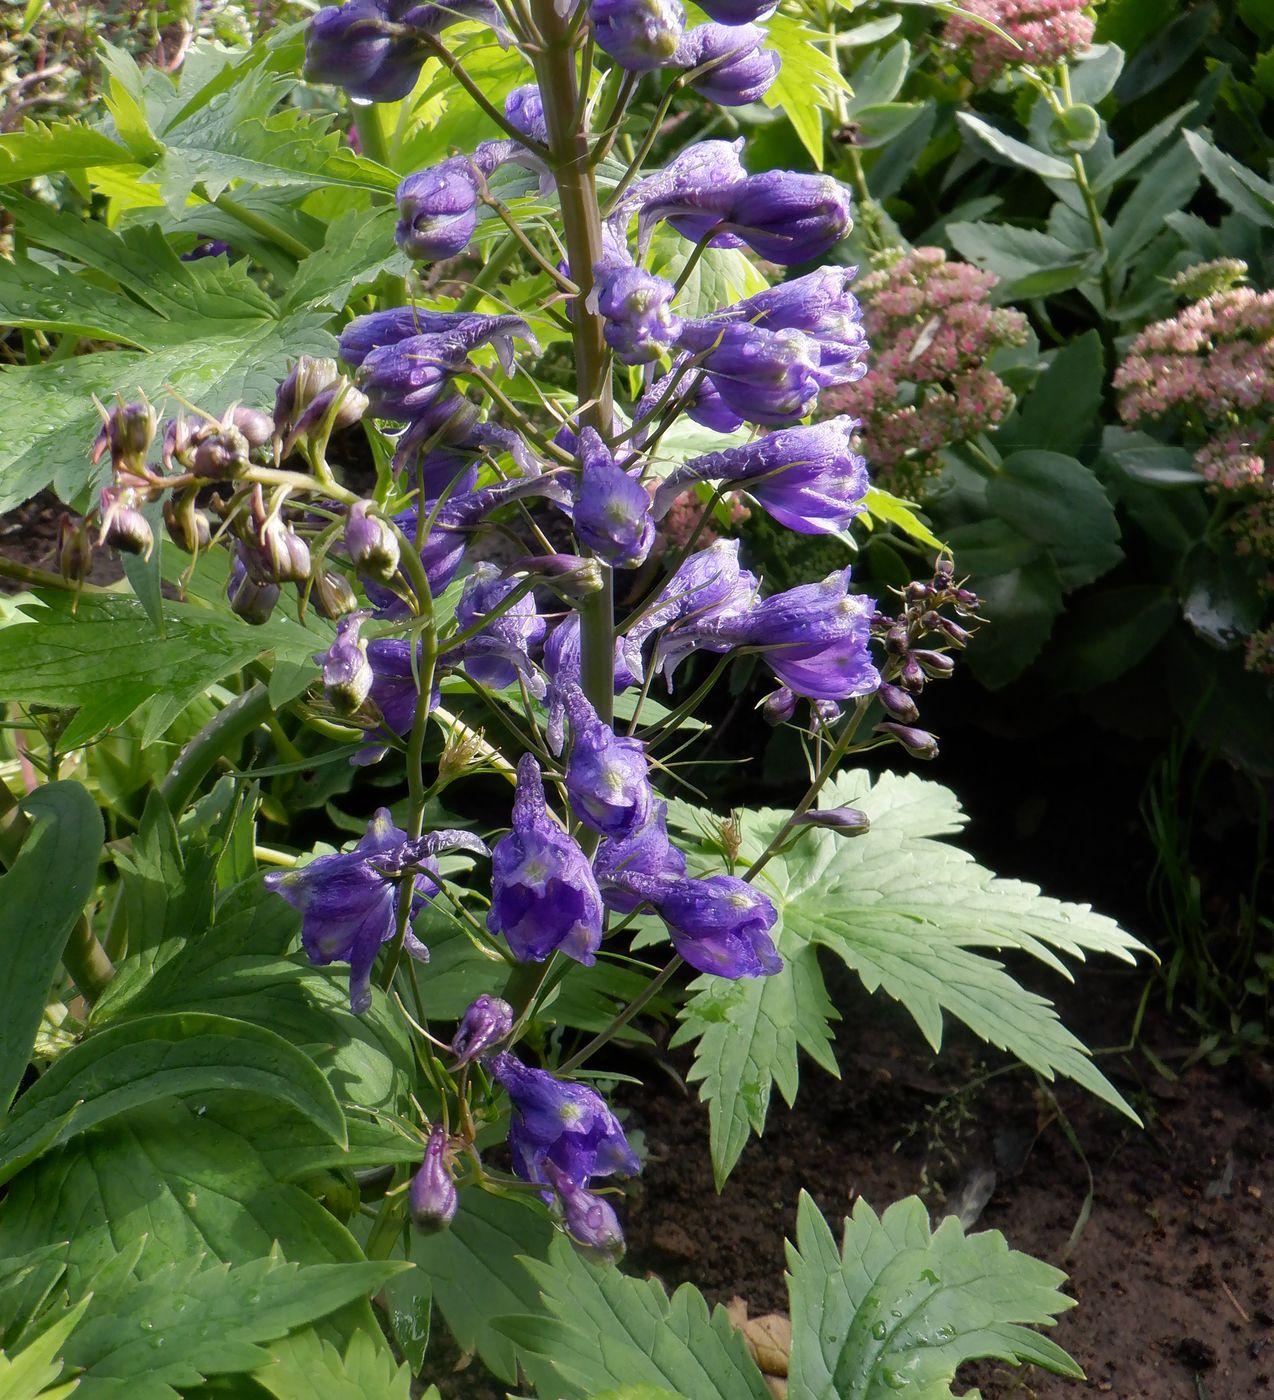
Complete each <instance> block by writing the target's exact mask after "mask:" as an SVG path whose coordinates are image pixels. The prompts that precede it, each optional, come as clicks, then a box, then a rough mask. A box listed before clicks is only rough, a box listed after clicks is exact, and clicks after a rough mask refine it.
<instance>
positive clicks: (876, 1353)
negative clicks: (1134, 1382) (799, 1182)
mask: <svg viewBox="0 0 1274 1400" xmlns="http://www.w3.org/2000/svg"><path fill="white" fill-rule="evenodd" d="M787 1259H788V1270H789V1272H788V1288H789V1291H790V1294H791V1314H792V1355H791V1362H790V1368H789V1373H788V1384H789V1386H790V1388H791V1393H792V1394H793V1395H799V1396H801V1397H802V1400H883V1397H885V1396H888V1395H891V1394H893V1393H894V1392H897V1391H902V1390H906V1391H908V1392H914V1393H915V1394H916V1395H917V1396H924V1397H925V1400H953V1397H954V1392H953V1391H952V1390H951V1383H952V1382H953V1381H954V1379H955V1373H956V1368H957V1367H958V1366H960V1365H962V1364H963V1363H964V1362H966V1361H972V1360H976V1359H978V1358H982V1357H994V1358H995V1359H996V1360H1000V1361H1009V1362H1014V1363H1018V1364H1020V1363H1022V1362H1032V1363H1033V1364H1035V1365H1037V1366H1042V1367H1044V1368H1045V1369H1046V1370H1049V1371H1053V1372H1055V1373H1056V1374H1058V1375H1062V1376H1069V1377H1071V1378H1074V1379H1082V1378H1083V1372H1082V1371H1081V1370H1080V1369H1079V1367H1078V1366H1076V1365H1075V1363H1074V1362H1073V1361H1072V1360H1071V1359H1070V1357H1068V1356H1067V1355H1066V1353H1065V1352H1064V1351H1062V1350H1061V1348H1060V1347H1058V1346H1057V1345H1056V1344H1055V1343H1054V1342H1051V1341H1049V1340H1048V1339H1047V1338H1046V1337H1041V1336H1040V1335H1039V1334H1038V1333H1036V1332H1033V1331H1031V1330H1030V1328H1031V1326H1040V1325H1051V1324H1053V1323H1054V1322H1055V1321H1056V1319H1057V1315H1058V1314H1059V1313H1061V1312H1064V1311H1065V1310H1066V1309H1067V1308H1072V1307H1074V1306H1075V1300H1074V1299H1073V1298H1068V1297H1067V1296H1066V1295H1065V1294H1064V1293H1062V1292H1060V1291H1059V1290H1060V1285H1061V1284H1062V1283H1064V1282H1065V1279H1066V1276H1065V1274H1063V1273H1062V1272H1061V1271H1060V1270H1058V1269H1054V1268H1053V1267H1052V1266H1051V1265H1049V1264H1044V1263H1041V1262H1040V1261H1039V1260H1038V1259H1032V1258H1030V1257H1029V1256H1028V1255H1025V1254H1020V1253H1018V1252H1017V1251H1011V1250H1010V1249H1009V1248H1008V1246H1007V1245H1006V1244H1005V1242H1004V1236H1003V1235H1001V1234H1000V1232H999V1231H998V1230H986V1231H982V1232H980V1233H978V1234H976V1235H966V1234H965V1233H964V1228H963V1226H962V1225H961V1224H960V1222H959V1220H958V1219H956V1217H955V1216H948V1217H947V1218H946V1219H945V1220H943V1221H942V1223H941V1224H940V1225H939V1226H938V1228H937V1229H936V1230H934V1231H933V1232H932V1233H931V1232H930V1229H929V1218H928V1214H927V1212H926V1210H925V1206H924V1203H923V1202H922V1201H921V1200H920V1199H919V1198H918V1197H915V1196H911V1197H909V1198H908V1199H907V1200H905V1201H899V1202H897V1203H896V1204H894V1205H892V1206H890V1207H889V1209H888V1210H887V1211H886V1212H885V1214H884V1216H883V1217H878V1216H877V1215H876V1214H875V1212H874V1211H873V1210H872V1209H871V1207H870V1206H868V1205H867V1203H866V1202H865V1201H863V1200H858V1201H856V1202H855V1203H854V1210H853V1215H852V1217H851V1218H849V1219H847V1220H846V1221H845V1233H844V1239H843V1242H842V1246H841V1249H840V1250H839V1251H838V1250H837V1248H836V1241H835V1239H834V1237H833V1235H832V1232H831V1229H830V1228H829V1227H828V1225H827V1222H826V1221H825V1220H824V1219H823V1217H822V1216H821V1215H820V1214H819V1210H818V1207H817V1206H816V1205H815V1204H814V1201H813V1198H812V1197H810V1196H809V1195H807V1194H806V1193H805V1192H802V1193H801V1200H800V1205H799V1206H798V1208H797V1217H796V1244H795V1245H792V1244H790V1243H789V1245H788V1247H787Z"/></svg>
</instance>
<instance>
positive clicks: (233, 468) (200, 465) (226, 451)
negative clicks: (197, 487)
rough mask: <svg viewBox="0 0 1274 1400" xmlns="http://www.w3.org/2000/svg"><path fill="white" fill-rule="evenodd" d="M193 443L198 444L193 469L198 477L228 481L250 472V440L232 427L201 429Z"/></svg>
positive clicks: (192, 462)
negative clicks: (248, 470)
mask: <svg viewBox="0 0 1274 1400" xmlns="http://www.w3.org/2000/svg"><path fill="white" fill-rule="evenodd" d="M191 441H192V442H194V443H195V444H196V445H195V451H194V456H193V457H192V458H191V463H190V469H191V470H192V471H193V472H194V474H195V475H196V476H202V477H205V478H207V479H208V480H209V481H229V480H233V478H235V477H237V476H241V475H242V474H243V473H244V472H245V471H246V470H247V469H248V466H249V462H248V453H249V451H250V450H251V449H250V448H249V445H248V439H247V438H246V437H244V435H243V434H242V433H241V432H240V431H239V429H238V428H236V427H234V426H233V424H231V425H229V426H227V425H225V424H222V425H220V426H219V427H212V426H211V425H209V426H208V427H206V428H200V429H198V430H197V431H196V432H195V434H194V437H193V438H192V439H191Z"/></svg>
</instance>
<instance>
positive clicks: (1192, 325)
mask: <svg viewBox="0 0 1274 1400" xmlns="http://www.w3.org/2000/svg"><path fill="white" fill-rule="evenodd" d="M1244 270H1245V269H1244ZM1241 275H1242V271H1240V269H1239V268H1238V267H1236V266H1234V265H1226V264H1222V265H1216V264H1211V265H1205V266H1203V267H1201V268H1197V269H1187V273H1186V274H1183V281H1182V284H1181V285H1182V286H1193V285H1197V284H1198V282H1199V281H1200V280H1209V281H1212V280H1215V279H1216V278H1218V277H1219V278H1221V279H1222V280H1223V283H1224V282H1228V281H1230V280H1232V279H1233V278H1234V277H1236V276H1241ZM1114 382H1115V388H1116V389H1117V390H1118V391H1119V411H1120V414H1121V416H1122V417H1123V419H1124V421H1125V422H1126V423H1129V424H1135V423H1143V422H1147V421H1150V422H1155V421H1161V422H1166V423H1167V424H1168V425H1169V426H1171V427H1173V428H1174V429H1175V430H1176V431H1177V432H1178V433H1179V434H1180V435H1181V437H1182V438H1183V440H1184V441H1185V442H1187V443H1188V444H1189V445H1191V446H1195V448H1196V450H1195V453H1194V464H1195V466H1196V468H1197V469H1198V470H1199V472H1200V474H1201V475H1202V476H1203V477H1204V479H1205V480H1206V481H1207V482H1208V484H1209V487H1210V489H1211V490H1212V491H1213V492H1214V493H1215V494H1216V495H1217V497H1218V498H1219V500H1221V501H1222V502H1223V503H1224V505H1225V507H1226V515H1225V525H1226V529H1227V530H1228V532H1229V534H1230V536H1231V538H1232V540H1233V542H1234V548H1235V551H1236V553H1237V554H1239V555H1240V557H1244V558H1247V559H1250V560H1251V561H1253V564H1254V565H1255V566H1256V567H1257V568H1258V570H1259V577H1260V583H1261V586H1262V588H1263V590H1264V591H1265V592H1266V593H1267V594H1274V437H1272V436H1271V429H1270V419H1271V415H1272V414H1274V292H1257V291H1254V290H1253V289H1252V288H1250V287H1236V286H1227V287H1226V289H1225V290H1222V291H1218V292H1214V293H1212V294H1211V295H1208V296H1205V297H1203V298H1202V299H1201V300H1198V301H1195V302H1192V303H1191V304H1190V305H1189V306H1187V307H1186V308H1185V309H1184V310H1183V311H1181V312H1180V313H1179V314H1178V315H1176V316H1173V317H1170V318H1168V319H1166V320H1163V321H1156V322H1154V323H1153V324H1152V325H1149V326H1147V327H1146V328H1145V330H1143V331H1142V332H1141V333H1140V334H1139V335H1138V336H1137V337H1136V339H1135V340H1134V341H1133V342H1132V345H1131V346H1130V347H1129V350H1128V354H1127V356H1126V357H1125V359H1124V362H1123V363H1122V364H1121V365H1120V366H1119V369H1118V370H1117V371H1116V372H1115V381H1114ZM1269 634H1270V629H1268V628H1267V629H1265V630H1264V631H1263V632H1258V633H1256V634H1255V635H1254V636H1253V637H1252V638H1251V639H1250V641H1249V644H1248V665H1249V667H1250V668H1251V669H1253V670H1257V671H1268V670H1269V669H1270V665H1271V662H1270V647H1269Z"/></svg>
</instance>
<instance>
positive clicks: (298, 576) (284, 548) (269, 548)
mask: <svg viewBox="0 0 1274 1400" xmlns="http://www.w3.org/2000/svg"><path fill="white" fill-rule="evenodd" d="M254 543H255V544H256V545H257V547H258V548H259V549H260V552H261V562H262V565H263V567H262V573H263V574H264V576H265V577H266V578H268V579H270V580H271V581H272V582H274V583H304V582H305V580H306V579H307V578H309V576H310V547H309V545H307V544H306V543H305V541H304V540H303V539H302V538H301V537H300V535H298V534H297V533H296V531H295V530H293V528H292V527H291V526H290V525H288V524H286V523H285V522H284V521H282V520H280V519H279V517H278V516H277V515H270V516H267V517H266V519H265V520H264V521H262V523H261V525H260V527H259V528H258V531H257V537H256V540H255V541H254Z"/></svg>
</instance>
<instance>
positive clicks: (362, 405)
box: [283, 375, 368, 457]
mask: <svg viewBox="0 0 1274 1400" xmlns="http://www.w3.org/2000/svg"><path fill="white" fill-rule="evenodd" d="M334 403H335V404H336V405H337V408H336V413H335V415H334V416H333V418H332V421H331V424H330V425H329V426H328V428H327V431H328V432H329V433H335V432H340V431H341V430H342V429H344V428H352V427H353V426H354V424H355V423H357V422H358V421H359V419H360V418H362V416H363V414H364V413H366V412H367V409H368V399H367V395H366V394H364V393H363V391H362V390H361V389H356V388H355V387H354V386H353V385H352V384H351V383H350V382H349V380H348V379H346V378H345V376H344V375H341V376H340V378H339V379H337V380H336V382H335V383H334V384H331V385H329V386H328V387H327V388H326V389H323V390H321V391H320V392H319V393H317V394H315V396H314V397H313V398H312V399H311V400H310V401H309V403H308V404H307V405H306V406H305V409H304V411H303V412H302V413H301V414H300V415H299V417H298V418H297V420H296V423H295V425H294V426H293V428H292V431H291V432H290V433H289V434H288V435H287V439H286V441H285V442H284V444H283V456H285V457H287V456H288V455H289V454H290V453H291V451H292V449H293V448H294V447H295V446H296V444H297V442H298V441H299V440H300V439H301V438H304V437H309V438H312V439H315V442H314V443H313V444H312V445H317V446H321V445H322V444H321V443H319V442H318V441H317V438H318V434H320V433H321V432H322V431H323V428H324V424H326V423H327V417H328V414H329V413H331V411H332V405H333V404H334Z"/></svg>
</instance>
